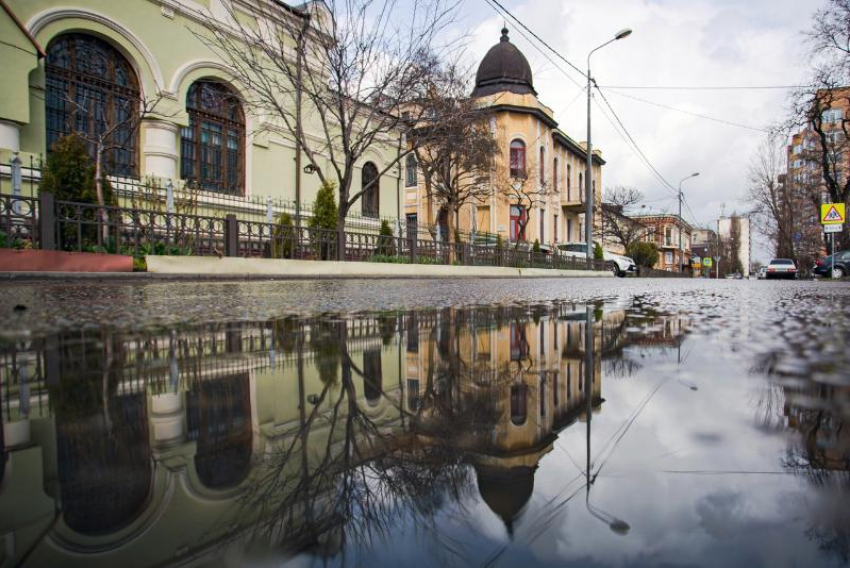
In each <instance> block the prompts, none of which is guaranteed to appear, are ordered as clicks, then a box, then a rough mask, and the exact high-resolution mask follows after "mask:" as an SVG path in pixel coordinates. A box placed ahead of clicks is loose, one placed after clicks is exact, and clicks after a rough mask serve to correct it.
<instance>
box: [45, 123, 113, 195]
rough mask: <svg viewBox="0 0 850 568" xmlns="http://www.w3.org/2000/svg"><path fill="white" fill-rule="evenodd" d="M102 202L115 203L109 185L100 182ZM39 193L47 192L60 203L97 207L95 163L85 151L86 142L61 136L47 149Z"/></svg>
mask: <svg viewBox="0 0 850 568" xmlns="http://www.w3.org/2000/svg"><path fill="white" fill-rule="evenodd" d="M102 187H103V202H104V204H105V205H112V204H114V203H115V197H114V195H113V193H112V186H111V185H110V184H109V181H107V179H106V177H105V176H104V179H103V180H102ZM41 191H48V192H50V193H52V194H53V196H54V197H55V198H56V199H57V200H59V201H77V202H80V203H93V204H97V188H96V187H95V183H94V164H93V163H92V161H91V158H90V157H89V155H88V152H86V143H85V142H84V141H83V139H82V138H80V137H79V136H78V135H76V134H73V133H72V134H68V135H67V136H63V137H61V138H60V139H59V140H57V141H56V143H55V144H54V145H53V148H51V149H50V154H49V155H48V157H47V163H46V164H45V167H44V177H43V179H42V181H41Z"/></svg>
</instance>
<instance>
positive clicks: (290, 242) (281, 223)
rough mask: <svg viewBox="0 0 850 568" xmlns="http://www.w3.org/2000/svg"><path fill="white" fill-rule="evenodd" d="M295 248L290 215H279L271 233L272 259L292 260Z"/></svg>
mask: <svg viewBox="0 0 850 568" xmlns="http://www.w3.org/2000/svg"><path fill="white" fill-rule="evenodd" d="M294 248H295V230H294V229H293V223H292V215H290V214H289V213H281V214H280V215H279V216H278V218H277V223H275V226H274V230H273V231H272V248H271V256H272V258H292V251H293V249H294Z"/></svg>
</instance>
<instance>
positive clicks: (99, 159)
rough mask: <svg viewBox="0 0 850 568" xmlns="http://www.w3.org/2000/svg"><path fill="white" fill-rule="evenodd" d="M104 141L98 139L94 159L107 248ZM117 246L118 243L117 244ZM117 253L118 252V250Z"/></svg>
mask: <svg viewBox="0 0 850 568" xmlns="http://www.w3.org/2000/svg"><path fill="white" fill-rule="evenodd" d="M102 164H103V140H101V139H98V141H97V146H96V147H95V158H94V187H95V191H96V192H97V204H98V217H99V218H100V237H101V243H102V244H103V246H104V247H105V246H106V241H107V239H108V238H109V227H108V223H109V216H108V215H107V214H106V209H105V208H104V207H105V205H106V203H105V201H104V198H103V166H102ZM116 246H117V243H116ZM115 252H116V253H117V252H118V250H117V248H116V250H115Z"/></svg>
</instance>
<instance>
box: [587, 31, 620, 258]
mask: <svg viewBox="0 0 850 568" xmlns="http://www.w3.org/2000/svg"><path fill="white" fill-rule="evenodd" d="M631 34H632V30H631V29H629V28H626V29H624V30H620V31H619V32H617V34H616V35H615V36H614V39H609V40H608V41H606V42H605V43H603V44H602V45H600V46H599V47H597V48H596V49H593V50H591V52H590V53H588V54H587V165H586V167H585V171H584V201H585V205H584V243H585V245H586V246H587V261H588V262H590V261H591V260H593V248H592V246H591V243H592V242H593V144H591V142H590V103H591V100H592V99H593V77H592V75H591V74H590V56H591V55H593V53H594V52H596V51H599V50H600V49H602V48H603V47H605V46H606V45H608V44H609V43H613V42H615V41H617V40H619V39H624V38H627V37H629V36H630V35H631Z"/></svg>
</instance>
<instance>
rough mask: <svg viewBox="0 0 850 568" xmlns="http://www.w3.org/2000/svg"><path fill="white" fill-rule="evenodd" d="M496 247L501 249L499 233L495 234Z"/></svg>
mask: <svg viewBox="0 0 850 568" xmlns="http://www.w3.org/2000/svg"><path fill="white" fill-rule="evenodd" d="M496 248H497V249H499V250H501V249H502V235H501V234H498V235H496Z"/></svg>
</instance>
